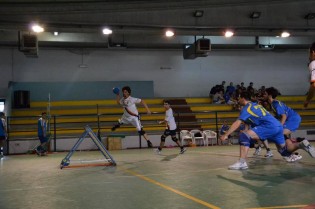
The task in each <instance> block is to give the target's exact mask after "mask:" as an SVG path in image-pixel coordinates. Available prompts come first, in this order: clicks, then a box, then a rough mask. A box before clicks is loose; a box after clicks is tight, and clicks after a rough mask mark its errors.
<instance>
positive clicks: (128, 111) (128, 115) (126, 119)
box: [112, 86, 153, 147]
mask: <svg viewBox="0 0 315 209" xmlns="http://www.w3.org/2000/svg"><path fill="white" fill-rule="evenodd" d="M122 94H123V97H122V98H121V97H120V94H119V91H118V93H117V94H116V102H117V104H119V105H121V106H122V107H123V108H124V114H123V115H122V117H121V119H119V120H118V123H117V124H116V125H115V126H113V127H112V131H115V130H116V129H117V128H119V127H120V126H121V125H123V124H131V125H133V126H134V127H136V129H137V130H138V133H139V134H140V135H141V136H143V138H144V139H145V140H146V141H147V144H148V147H153V146H152V143H151V141H150V140H149V138H148V135H147V134H146V132H145V131H144V130H143V127H142V125H141V121H140V115H139V112H138V109H137V106H136V104H139V103H141V104H142V105H143V106H144V108H145V109H146V110H147V113H148V114H151V111H150V109H149V107H148V105H147V104H146V103H145V101H144V100H143V99H139V98H135V97H132V96H131V88H130V87H129V86H124V87H123V88H122Z"/></svg>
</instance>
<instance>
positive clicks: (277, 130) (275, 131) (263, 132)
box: [251, 126, 285, 144]
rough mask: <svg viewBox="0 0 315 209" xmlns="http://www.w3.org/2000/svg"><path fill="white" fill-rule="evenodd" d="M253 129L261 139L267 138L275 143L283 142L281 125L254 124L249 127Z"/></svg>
mask: <svg viewBox="0 0 315 209" xmlns="http://www.w3.org/2000/svg"><path fill="white" fill-rule="evenodd" d="M251 130H252V131H254V132H255V133H256V134H257V135H258V137H259V139H260V140H261V141H265V140H267V139H268V140H269V141H272V142H274V143H275V144H284V143H285V139H284V136H283V128H282V126H256V127H254V128H252V129H251Z"/></svg>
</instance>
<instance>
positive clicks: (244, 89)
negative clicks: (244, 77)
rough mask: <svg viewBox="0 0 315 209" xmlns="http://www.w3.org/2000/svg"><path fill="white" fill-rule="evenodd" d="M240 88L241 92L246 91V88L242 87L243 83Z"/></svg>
mask: <svg viewBox="0 0 315 209" xmlns="http://www.w3.org/2000/svg"><path fill="white" fill-rule="evenodd" d="M240 88H241V90H242V91H246V87H245V86H244V82H242V83H241V87H240Z"/></svg>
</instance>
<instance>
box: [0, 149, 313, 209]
mask: <svg viewBox="0 0 315 209" xmlns="http://www.w3.org/2000/svg"><path fill="white" fill-rule="evenodd" d="M313 145H314V144H313ZM178 152H179V149H178V148H170V149H164V150H163V153H162V155H156V154H155V153H154V152H153V150H152V149H141V150H140V149H135V150H119V151H111V154H112V156H113V157H114V159H115V160H116V162H117V166H116V167H80V168H64V169H62V170H61V169H60V168H59V165H60V162H61V160H62V159H63V158H64V157H65V156H66V154H67V153H53V154H49V155H48V156H46V157H38V156H36V155H13V156H7V157H5V158H4V159H2V160H1V162H0V163H1V165H0V208H1V209H22V208H23V209H204V208H225V209H238V208H241V209H243V208H244V209H245V208H246V209H248V208H251V209H253V208H260V209H261V208H308V209H309V208H315V159H313V158H311V157H310V156H309V155H308V154H307V153H305V152H303V151H301V152H300V153H301V154H302V155H303V159H302V160H301V161H299V162H295V163H286V162H285V161H284V160H282V159H281V157H280V156H279V154H278V153H277V152H276V151H275V149H274V147H273V152H274V155H275V156H274V157H273V158H271V159H266V158H264V157H263V156H260V157H256V158H254V157H251V156H252V154H253V150H251V152H250V154H249V156H250V158H249V159H248V163H249V169H248V170H245V171H231V170H228V169H227V167H228V166H229V165H230V164H233V163H234V162H236V160H237V159H238V153H239V146H237V145H233V146H213V147H197V148H188V150H187V152H186V153H185V154H183V155H179V154H178ZM264 152H265V151H263V153H262V154H264ZM101 158H102V156H101V155H100V154H99V152H97V151H89V152H76V153H75V154H74V156H73V158H71V159H73V160H77V161H74V162H73V164H74V163H75V162H76V163H80V162H81V161H83V160H90V159H95V160H97V159H101ZM311 205H313V206H311Z"/></svg>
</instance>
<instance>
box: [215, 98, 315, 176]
mask: <svg viewBox="0 0 315 209" xmlns="http://www.w3.org/2000/svg"><path fill="white" fill-rule="evenodd" d="M250 99H251V98H250V94H249V93H247V92H242V93H241V95H240V99H239V103H240V105H242V106H244V107H243V108H242V110H241V112H240V116H239V118H238V119H237V120H236V121H235V122H234V123H233V124H232V125H231V127H230V128H229V130H228V131H227V132H226V133H225V134H224V135H222V136H220V139H221V140H226V139H227V138H228V136H229V135H230V134H232V133H233V132H234V131H235V130H237V129H238V128H239V127H240V125H241V123H242V122H244V123H247V124H248V123H251V124H252V128H251V129H249V130H244V131H243V132H242V133H241V134H240V136H239V137H240V138H239V143H240V159H239V160H238V161H237V162H236V163H235V164H233V165H231V166H229V169H232V170H241V169H247V168H248V166H247V163H246V157H247V154H248V150H249V148H250V147H251V146H253V144H254V143H255V142H256V141H259V140H260V141H265V140H267V139H268V140H270V141H272V142H274V143H275V144H276V146H277V149H278V152H279V153H280V154H281V156H283V157H284V158H287V157H290V156H292V153H293V152H294V151H295V150H297V149H299V148H302V149H304V150H305V151H307V152H308V153H309V154H310V155H311V156H312V157H315V150H314V148H313V147H312V146H311V145H310V143H309V142H308V141H307V140H303V141H302V142H300V143H298V144H286V143H285V139H284V136H283V127H282V124H281V123H280V122H279V121H278V120H277V119H276V118H275V117H273V116H272V115H271V114H270V113H269V112H268V111H267V110H266V109H265V108H263V107H262V106H261V105H258V104H257V103H255V102H251V101H250Z"/></svg>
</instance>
